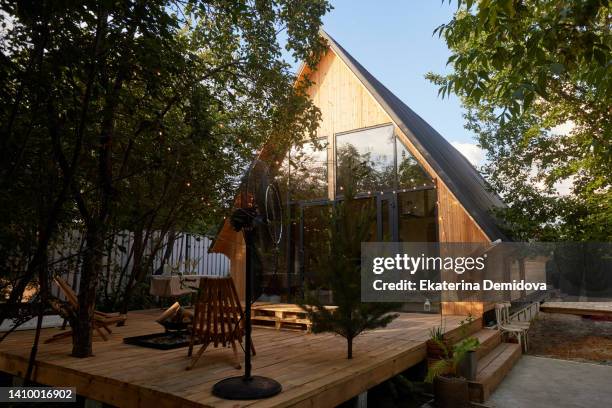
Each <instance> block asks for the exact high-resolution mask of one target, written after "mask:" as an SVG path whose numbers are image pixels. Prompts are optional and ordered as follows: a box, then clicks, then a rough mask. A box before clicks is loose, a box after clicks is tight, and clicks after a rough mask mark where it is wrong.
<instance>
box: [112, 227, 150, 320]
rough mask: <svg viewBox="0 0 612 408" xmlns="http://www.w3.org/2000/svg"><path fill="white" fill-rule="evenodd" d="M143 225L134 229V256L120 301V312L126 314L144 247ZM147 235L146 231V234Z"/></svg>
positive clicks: (138, 272)
mask: <svg viewBox="0 0 612 408" xmlns="http://www.w3.org/2000/svg"><path fill="white" fill-rule="evenodd" d="M143 234H144V231H143V227H142V225H140V224H139V225H138V227H137V229H136V231H134V243H133V245H132V248H133V250H134V258H133V264H132V270H131V272H130V277H129V279H128V282H127V284H126V286H125V291H124V292H123V299H122V303H121V308H120V310H119V311H120V313H121V314H127V312H128V307H129V305H130V297H131V296H132V290H133V289H134V281H135V280H137V279H136V278H137V276H138V275H140V268H141V267H142V260H143V259H142V258H143V256H144V249H145V247H146V239H145V241H144V242H143ZM146 236H148V232H147V235H146ZM123 324H125V323H124V322H122V323H120V325H123Z"/></svg>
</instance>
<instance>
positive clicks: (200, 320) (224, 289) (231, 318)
mask: <svg viewBox="0 0 612 408" xmlns="http://www.w3.org/2000/svg"><path fill="white" fill-rule="evenodd" d="M199 292H200V293H199V294H198V300H197V302H196V305H195V315H194V318H193V326H192V330H191V341H190V342H189V351H188V353H187V356H188V357H192V353H193V346H194V344H195V343H196V342H201V343H202V347H201V348H200V349H199V350H198V352H197V353H196V354H195V356H193V357H192V358H191V362H190V363H189V366H187V368H186V369H187V370H191V369H192V368H193V367H194V366H195V364H196V363H197V362H198V360H199V359H200V357H202V354H203V353H204V351H205V350H206V348H207V347H208V346H209V345H210V344H211V343H212V344H213V346H214V347H218V346H219V344H221V345H222V346H223V347H227V345H230V346H231V347H232V351H233V353H234V364H233V365H234V367H236V368H237V369H240V367H241V366H240V360H239V359H238V351H237V349H236V342H238V343H240V345H241V346H242V337H243V336H244V313H243V310H242V306H241V305H240V299H239V298H238V292H237V291H236V287H235V286H234V282H233V281H232V278H231V277H227V278H214V277H207V278H202V279H201V280H200V291H199ZM251 349H252V351H253V355H255V347H254V346H253V344H252V343H251Z"/></svg>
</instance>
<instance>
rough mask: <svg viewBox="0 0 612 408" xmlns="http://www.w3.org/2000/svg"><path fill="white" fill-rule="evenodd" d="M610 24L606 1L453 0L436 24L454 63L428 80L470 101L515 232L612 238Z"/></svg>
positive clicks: (473, 124)
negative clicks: (452, 9)
mask: <svg viewBox="0 0 612 408" xmlns="http://www.w3.org/2000/svg"><path fill="white" fill-rule="evenodd" d="M610 23H611V20H610V6H609V3H608V2H607V1H603V0H602V1H600V0H584V1H570V0H562V1H558V0H554V1H553V0H546V1H536V0H524V1H512V0H510V1H509V0H503V1H502V0H492V1H480V2H474V1H463V0H460V1H458V9H457V11H456V13H455V15H454V17H453V19H452V20H451V21H450V22H448V23H446V24H443V25H441V26H440V27H438V28H437V29H436V30H435V33H437V34H438V35H439V36H442V37H443V38H444V40H445V41H446V43H447V45H448V47H449V49H450V50H451V56H450V57H449V59H448V64H449V65H450V66H451V67H452V69H453V71H452V72H451V73H450V74H448V75H444V76H441V75H436V74H432V73H430V74H428V78H429V79H430V80H432V81H433V82H434V83H436V84H438V85H439V87H440V90H439V93H440V94H441V95H442V96H446V95H449V94H450V93H451V92H453V93H455V94H457V95H458V96H459V97H460V98H461V100H462V102H463V104H464V106H465V107H466V108H467V110H468V113H467V115H466V119H467V128H468V129H470V130H472V131H474V132H475V133H476V135H477V139H478V142H479V144H480V146H481V147H482V148H484V149H485V150H486V152H487V158H488V164H487V165H486V166H485V168H484V172H485V176H486V177H487V178H488V180H489V182H490V183H491V185H492V187H493V188H494V189H495V190H496V191H498V192H500V193H501V194H502V196H503V198H504V200H505V201H506V203H507V204H508V208H507V209H506V210H503V211H502V212H501V215H502V216H503V217H504V218H505V219H506V221H508V226H509V227H510V229H511V230H512V231H511V233H513V235H514V236H515V238H517V239H529V238H538V239H547V240H601V241H608V240H610V237H611V236H612V235H610V234H611V233H612V232H611V230H610V228H609V225H610V220H611V219H612V187H611V186H612V172H611V171H610V169H611V168H612V138H611V136H612V128H611V124H610V112H609V109H610V106H611V102H612V75H611V74H612V72H611V71H612V64H611V58H610V56H611V52H610V50H611V47H612V34H611V30H610ZM562 182H565V183H568V184H570V185H571V194H570V195H567V196H559V195H557V194H555V186H556V185H558V184H559V183H562ZM534 215H535V216H534Z"/></svg>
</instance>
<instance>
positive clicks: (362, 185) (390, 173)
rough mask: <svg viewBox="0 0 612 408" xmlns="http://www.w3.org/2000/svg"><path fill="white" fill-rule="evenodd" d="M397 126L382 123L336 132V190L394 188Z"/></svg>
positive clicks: (362, 190) (363, 191) (362, 191)
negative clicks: (345, 131) (366, 127)
mask: <svg viewBox="0 0 612 408" xmlns="http://www.w3.org/2000/svg"><path fill="white" fill-rule="evenodd" d="M394 149H395V136H394V134H393V126H392V125H389V126H380V127H375V128H370V129H365V130H360V131H357V132H351V133H343V134H339V135H337V136H336V194H338V195H342V194H344V192H345V191H346V189H348V188H351V187H352V188H353V189H354V190H355V191H354V193H355V194H357V193H368V192H372V191H377V190H389V189H393V188H394V185H395V152H394Z"/></svg>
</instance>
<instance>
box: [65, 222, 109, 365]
mask: <svg viewBox="0 0 612 408" xmlns="http://www.w3.org/2000/svg"><path fill="white" fill-rule="evenodd" d="M86 234H87V238H86V240H87V242H86V249H85V254H84V256H83V265H82V267H81V282H80V284H79V295H78V301H79V308H78V309H77V317H76V321H75V325H74V327H73V330H74V335H73V336H72V355H73V356H75V357H89V356H91V355H92V346H91V343H92V339H93V325H92V320H93V314H94V310H95V307H96V286H97V284H98V272H99V271H100V268H101V266H102V250H101V244H102V242H103V239H102V237H103V230H102V228H100V226H99V225H98V224H96V223H92V224H90V225H89V226H88V228H87V232H86Z"/></svg>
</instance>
